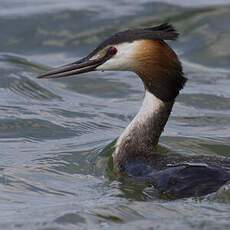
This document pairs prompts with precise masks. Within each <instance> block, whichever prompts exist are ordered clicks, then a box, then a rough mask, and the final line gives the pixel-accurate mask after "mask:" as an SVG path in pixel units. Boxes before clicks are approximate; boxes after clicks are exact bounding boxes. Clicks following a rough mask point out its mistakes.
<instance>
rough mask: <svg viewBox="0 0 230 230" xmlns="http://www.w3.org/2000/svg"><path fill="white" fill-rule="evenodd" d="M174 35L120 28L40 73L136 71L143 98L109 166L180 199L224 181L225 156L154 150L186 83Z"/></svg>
mask: <svg viewBox="0 0 230 230" xmlns="http://www.w3.org/2000/svg"><path fill="white" fill-rule="evenodd" d="M177 37H178V33H177V31H176V30H175V29H174V27H173V26H172V25H170V24H162V25H159V26H156V27H150V28H143V29H133V30H126V31H123V32H119V33H116V34H114V35H113V36H111V37H109V38H108V39H106V40H105V41H104V42H102V43H101V44H100V45H99V46H98V47H97V48H96V49H95V50H93V51H92V52H91V53H90V54H89V55H88V56H87V57H85V58H83V59H80V60H78V61H76V62H74V63H71V64H67V65H65V66H62V67H59V68H55V69H53V70H51V71H49V72H48V73H45V74H43V75H41V76H39V78H61V77H66V76H71V75H77V74H81V73H85V72H89V71H106V70H107V71H110V70H111V71H132V72H135V73H136V74H137V75H138V76H139V77H140V79H141V80H142V82H143V84H144V87H145V97H144V101H143V104H142V106H141V109H140V110H139V112H138V114H137V115H136V116H135V118H134V119H133V120H132V122H131V123H130V124H129V125H128V127H127V128H126V129H125V130H124V132H123V133H122V134H121V136H120V137H119V138H118V140H117V142H116V148H115V151H114V153H113V163H114V168H115V170H116V171H117V172H118V173H121V174H123V173H124V174H127V175H128V176H130V177H132V178H136V179H143V180H145V181H148V182H150V183H152V184H153V185H154V186H155V187H156V188H157V189H158V190H159V191H160V192H161V193H165V194H168V195H172V196H173V197H174V198H181V197H190V196H200V195H205V194H208V193H211V192H214V191H216V190H217V189H218V188H219V187H220V186H222V185H223V184H224V183H226V182H227V181H229V180H230V159H229V158H221V157H209V156H196V157H194V156H190V157H184V156H179V155H173V154H172V155H168V156H161V155H159V154H157V151H156V145H157V143H158V141H159V137H160V135H161V133H162V132H163V129H164V127H165V124H166V122H167V121H168V118H169V116H170V113H171V110H172V107H173V105H174V102H175V99H176V97H177V96H178V94H179V92H180V90H181V89H182V88H183V86H184V85H185V82H186V78H185V77H184V74H183V70H182V65H181V63H180V61H179V59H178V57H177V55H176V53H175V52H174V51H173V50H172V49H171V48H170V47H169V45H168V44H167V43H166V42H165V40H175V39H176V38H177Z"/></svg>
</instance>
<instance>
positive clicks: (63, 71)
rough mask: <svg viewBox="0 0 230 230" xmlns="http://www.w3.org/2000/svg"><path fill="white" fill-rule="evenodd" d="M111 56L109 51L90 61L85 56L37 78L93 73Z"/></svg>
mask: <svg viewBox="0 0 230 230" xmlns="http://www.w3.org/2000/svg"><path fill="white" fill-rule="evenodd" d="M112 56H113V54H111V52H109V51H107V53H106V54H105V55H104V56H103V57H98V58H95V59H90V57H89V56H87V57H85V58H82V59H80V60H78V61H76V62H73V63H70V64H67V65H64V66H61V67H58V68H54V69H53V70H51V71H49V72H46V73H44V74H42V75H40V76H38V78H62V77H67V76H71V75H77V74H81V73H87V72H90V71H94V70H96V68H97V67H98V66H100V65H102V64H103V63H105V62H106V61H107V60H109V59H110V58H111V57H112Z"/></svg>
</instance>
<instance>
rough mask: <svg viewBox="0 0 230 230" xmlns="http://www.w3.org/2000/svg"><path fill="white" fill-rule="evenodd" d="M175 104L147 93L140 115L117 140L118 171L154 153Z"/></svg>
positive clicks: (115, 157) (114, 157)
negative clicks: (135, 160) (139, 158)
mask: <svg viewBox="0 0 230 230" xmlns="http://www.w3.org/2000/svg"><path fill="white" fill-rule="evenodd" d="M173 103H174V100H173V101H172V102H163V101H162V100H160V99H159V98H157V97H156V96H154V95H153V94H152V93H150V92H149V91H148V90H146V91H145V98H144V101H143V104H142V106H141V108H140V110H139V112H138V114H137V115H136V116H135V118H134V119H133V120H132V121H131V123H130V124H129V125H128V127H127V128H126V129H125V130H124V132H123V133H122V134H121V136H120V137H119V139H118V140H117V143H116V149H115V152H114V154H113V161H114V165H115V167H116V168H118V170H119V169H120V170H121V168H122V166H123V165H124V164H125V163H126V162H127V161H130V160H132V159H135V158H138V157H145V156H148V155H149V154H151V153H153V151H154V147H155V146H156V144H157V143H158V140H159V137H160V135H161V133H162V131H163V129H164V126H165V124H166V122H167V120H168V117H169V115H170V112H171V110H172V106H173Z"/></svg>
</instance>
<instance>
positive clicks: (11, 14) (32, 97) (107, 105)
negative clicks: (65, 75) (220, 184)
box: [0, 0, 230, 230]
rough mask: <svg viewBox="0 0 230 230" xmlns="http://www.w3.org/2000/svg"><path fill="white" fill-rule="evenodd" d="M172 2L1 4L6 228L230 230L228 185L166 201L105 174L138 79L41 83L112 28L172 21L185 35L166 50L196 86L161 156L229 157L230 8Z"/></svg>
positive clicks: (0, 177)
mask: <svg viewBox="0 0 230 230" xmlns="http://www.w3.org/2000/svg"><path fill="white" fill-rule="evenodd" d="M131 2H132V3H131ZM170 2H171V1H163V2H162V3H159V2H155V1H147V0H146V1H127V0H126V1H124V0H119V1H101V0H100V1H99V0H98V1H93V3H92V2H90V1H87V0H85V1H72V0H71V1H68V3H67V2H66V1H64V0H56V1H52V0H40V1H37V2H35V1H29V0H12V1H8V0H1V3H0V28H1V36H0V120H1V122H0V157H1V162H0V170H1V174H0V228H1V229H30V230H32V229H42V230H48V229H49V230H51V229H52V230H53V229H57V230H59V229H143V228H144V229H152V228H154V229H170V230H171V229H175V230H178V229H227V228H228V227H229V224H230V222H229V217H230V214H229V213H230V203H229V200H230V195H229V189H228V188H227V186H226V187H225V188H222V189H221V190H220V191H218V192H217V193H214V194H212V195H211V196H207V197H204V198H199V199H182V200H176V201H170V200H163V199H160V198H159V197H158V196H157V195H156V191H154V189H153V188H146V187H145V185H143V184H137V183H130V182H126V181H123V182H121V181H118V180H117V179H116V178H112V179H111V176H109V175H110V172H108V171H106V169H107V168H108V157H109V155H110V154H111V152H112V147H111V146H112V145H113V143H114V140H115V139H116V138H117V137H118V136H119V135H120V133H121V132H122V130H123V129H124V128H125V127H126V126H127V124H128V123H129V122H130V121H131V119H132V118H133V117H134V115H135V114H136V112H137V111H138V108H139V106H140V105H141V100H142V98H143V86H142V84H141V81H140V80H139V79H138V78H137V77H136V76H135V75H134V74H132V73H128V72H124V73H122V72H120V73H114V72H104V73H100V72H99V73H89V74H87V75H82V76H78V77H76V78H69V79H64V80H55V81H52V80H49V81H48V80H39V79H36V76H37V75H38V74H40V73H42V72H43V71H45V70H46V69H47V68H50V67H51V66H57V65H60V64H64V63H66V62H70V61H73V60H75V59H76V58H79V57H81V56H83V55H86V54H87V53H88V52H89V51H90V50H91V49H92V48H94V47H95V46H96V45H97V44H98V43H99V42H100V41H101V40H102V39H104V38H106V37H107V36H108V35H110V34H112V33H114V32H116V31H119V30H122V29H125V28H132V27H139V26H149V25H154V24H158V23H161V22H164V21H170V22H172V23H173V24H174V25H175V26H176V28H177V29H178V30H179V31H180V32H181V37H180V39H179V40H178V41H177V42H172V43H171V45H172V47H173V48H174V49H175V50H176V51H177V53H178V54H179V56H180V58H181V60H182V63H183V66H184V71H185V74H186V76H187V78H188V79H189V81H188V83H187V85H186V87H185V88H184V89H183V91H182V93H181V95H180V96H179V97H178V99H177V102H176V104H175V106H174V109H173V112H172V115H171V118H170V120H169V122H168V124H167V126H166V128H165V132H164V133H163V135H162V137H161V139H160V146H159V149H160V151H162V152H178V153H181V154H210V155H222V156H229V154H230V144H229V143H230V116H229V115H230V68H229V58H230V45H229V38H230V24H229V20H230V5H228V3H229V1H227V0H226V1H214V0H213V1H193V3H190V4H188V3H186V1H179V0H178V1H173V3H174V4H173V5H171V4H170ZM210 3H212V4H210ZM220 3H222V4H220ZM121 5H122V7H121Z"/></svg>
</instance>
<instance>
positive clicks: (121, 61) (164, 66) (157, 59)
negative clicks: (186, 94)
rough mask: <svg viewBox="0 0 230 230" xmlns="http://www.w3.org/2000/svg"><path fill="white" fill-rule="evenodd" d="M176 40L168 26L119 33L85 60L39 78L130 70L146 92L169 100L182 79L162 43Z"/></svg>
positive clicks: (177, 63) (172, 55) (176, 63)
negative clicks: (140, 81) (137, 77)
mask: <svg viewBox="0 0 230 230" xmlns="http://www.w3.org/2000/svg"><path fill="white" fill-rule="evenodd" d="M177 37H178V33H177V32H176V30H175V29H174V27H173V26H172V25H170V24H162V25H160V26H156V27H150V28H143V29H133V30H126V31H122V32H119V33H116V34H114V35H112V36H111V37H109V38H108V39H106V40H105V41H104V42H102V43H101V44H100V45H99V46H98V47H97V48H96V49H95V50H93V51H92V52H91V53H90V54H89V55H88V56H87V57H85V58H82V59H80V60H78V61H76V62H73V63H71V64H67V65H65V66H62V67H60V68H55V69H53V70H51V71H49V72H48V73H45V74H43V75H41V76H39V78H61V77H66V76H71V75H77V74H80V73H85V72H90V71H97V70H99V71H104V70H107V71H109V70H111V71H132V72H135V73H137V74H138V76H139V77H140V78H141V79H142V81H143V83H144V85H145V88H146V89H147V90H148V91H149V92H151V93H152V94H154V95H155V96H156V97H158V98H160V99H161V100H162V101H173V100H174V99H175V97H176V96H177V95H178V93H179V91H180V89H182V88H183V85H184V83H185V82H186V79H185V78H184V77H183V72H182V67H181V64H180V61H179V60H178V58H177V55H176V54H175V53H174V51H173V50H172V49H171V48H170V47H169V46H168V45H167V44H166V43H165V42H164V40H175V39H176V38H177Z"/></svg>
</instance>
